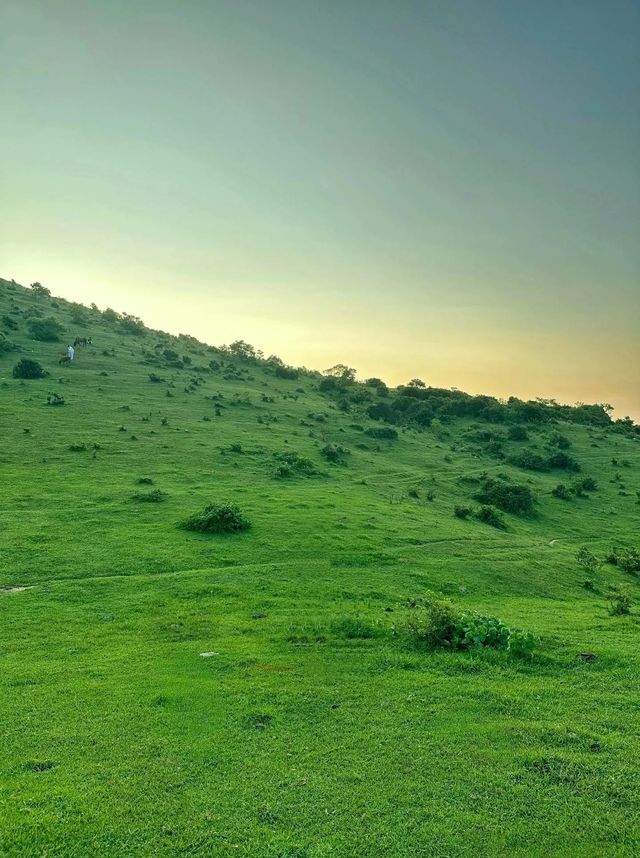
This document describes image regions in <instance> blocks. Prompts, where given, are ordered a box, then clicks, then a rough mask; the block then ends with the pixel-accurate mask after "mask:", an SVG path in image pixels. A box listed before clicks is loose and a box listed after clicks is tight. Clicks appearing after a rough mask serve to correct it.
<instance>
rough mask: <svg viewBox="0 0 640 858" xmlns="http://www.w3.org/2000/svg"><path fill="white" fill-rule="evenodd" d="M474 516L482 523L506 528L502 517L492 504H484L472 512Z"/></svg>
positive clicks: (499, 528)
mask: <svg viewBox="0 0 640 858" xmlns="http://www.w3.org/2000/svg"><path fill="white" fill-rule="evenodd" d="M474 516H475V517H476V518H477V519H478V521H481V522H483V524H490V525H491V527H497V528H498V530H506V529H507V524H506V522H505V520H504V518H503V517H502V516H501V515H500V513H499V512H498V510H497V509H496V508H495V507H494V506H488V505H484V506H481V507H480V509H478V510H476V511H475V512H474Z"/></svg>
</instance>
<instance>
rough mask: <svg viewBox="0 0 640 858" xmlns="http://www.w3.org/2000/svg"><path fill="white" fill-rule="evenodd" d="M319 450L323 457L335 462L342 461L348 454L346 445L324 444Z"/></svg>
mask: <svg viewBox="0 0 640 858" xmlns="http://www.w3.org/2000/svg"><path fill="white" fill-rule="evenodd" d="M320 452H321V453H322V455H323V456H324V457H325V459H327V460H328V461H329V462H334V463H336V464H337V463H340V462H344V459H345V456H348V455H349V450H347V448H346V447H341V446H340V445H339V444H326V445H325V446H324V447H323V448H322V449H321V450H320Z"/></svg>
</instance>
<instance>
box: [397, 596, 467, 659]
mask: <svg viewBox="0 0 640 858" xmlns="http://www.w3.org/2000/svg"><path fill="white" fill-rule="evenodd" d="M411 608H412V610H411V613H410V614H409V616H408V618H407V620H406V624H405V630H406V632H407V633H408V634H409V636H410V637H411V638H413V639H414V640H415V641H416V642H417V643H421V644H426V645H427V646H431V647H438V646H451V641H452V638H453V634H454V631H455V627H456V620H457V618H458V614H457V612H456V609H455V607H454V605H453V604H452V603H451V602H449V601H448V600H446V599H441V598H440V597H439V596H436V594H435V593H432V592H427V593H425V595H424V597H423V598H421V599H418V600H414V601H413V602H412V603H411Z"/></svg>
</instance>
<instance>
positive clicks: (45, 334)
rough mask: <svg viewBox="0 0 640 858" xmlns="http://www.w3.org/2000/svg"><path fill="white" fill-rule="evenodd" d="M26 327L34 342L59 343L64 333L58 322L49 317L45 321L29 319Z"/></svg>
mask: <svg viewBox="0 0 640 858" xmlns="http://www.w3.org/2000/svg"><path fill="white" fill-rule="evenodd" d="M27 327H28V328H29V333H30V334H31V336H32V337H33V339H34V340H40V341H42V342H46V343H56V342H59V340H60V336H61V335H62V333H63V332H64V328H63V327H62V325H61V324H60V322H58V321H57V320H56V319H53V318H51V317H49V318H47V319H30V320H29V322H28V323H27Z"/></svg>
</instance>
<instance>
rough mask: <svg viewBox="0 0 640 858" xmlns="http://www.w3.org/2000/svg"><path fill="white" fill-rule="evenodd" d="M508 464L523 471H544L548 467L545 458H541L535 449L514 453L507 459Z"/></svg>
mask: <svg viewBox="0 0 640 858" xmlns="http://www.w3.org/2000/svg"><path fill="white" fill-rule="evenodd" d="M508 461H509V462H510V464H512V465H515V466H516V467H517V468H523V469H524V470H525V471H546V470H547V468H548V465H547V462H546V459H543V457H542V456H540V455H539V454H538V453H536V452H535V450H531V449H530V448H529V449H526V450H522V451H521V452H520V453H516V454H515V455H514V456H511V457H510V458H509V460H508Z"/></svg>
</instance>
